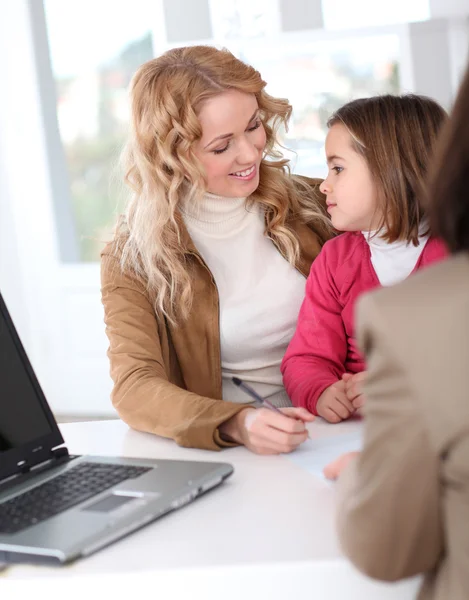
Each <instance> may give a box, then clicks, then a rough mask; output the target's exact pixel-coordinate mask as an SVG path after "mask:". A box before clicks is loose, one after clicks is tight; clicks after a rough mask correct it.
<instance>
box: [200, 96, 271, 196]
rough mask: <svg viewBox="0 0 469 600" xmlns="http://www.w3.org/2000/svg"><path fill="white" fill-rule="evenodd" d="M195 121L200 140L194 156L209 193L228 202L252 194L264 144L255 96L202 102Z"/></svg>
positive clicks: (257, 182) (219, 97) (257, 176)
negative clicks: (199, 129) (223, 197)
mask: <svg viewBox="0 0 469 600" xmlns="http://www.w3.org/2000/svg"><path fill="white" fill-rule="evenodd" d="M198 117H199V121H200V123H201V125H202V137H201V139H200V140H198V142H196V144H195V155H196V156H197V158H198V159H199V160H200V162H201V163H202V165H203V167H204V169H205V174H206V179H207V189H208V191H209V192H211V193H212V194H217V195H219V196H225V197H227V198H243V197H246V196H249V195H250V194H252V193H253V192H254V191H255V190H256V189H257V186H258V185H259V166H260V164H261V160H262V157H263V154H264V147H265V141H266V136H265V130H264V126H263V125H262V122H261V120H260V118H259V106H258V104H257V99H256V97H255V96H254V94H246V93H244V92H239V91H237V90H229V91H226V92H222V93H221V94H219V95H218V96H214V97H213V98H210V99H209V100H207V101H206V102H204V104H203V105H202V107H201V109H200V111H199V113H198Z"/></svg>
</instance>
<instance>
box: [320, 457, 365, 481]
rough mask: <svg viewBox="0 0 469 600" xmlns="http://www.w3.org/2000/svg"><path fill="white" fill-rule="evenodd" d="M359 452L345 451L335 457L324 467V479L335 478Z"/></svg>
mask: <svg viewBox="0 0 469 600" xmlns="http://www.w3.org/2000/svg"><path fill="white" fill-rule="evenodd" d="M359 454H360V452H347V453H346V454H342V455H341V456H339V458H336V459H335V460H334V461H333V462H331V463H329V464H328V465H327V466H326V467H324V476H325V477H326V479H337V478H338V477H339V475H340V474H341V473H342V471H343V470H344V469H345V467H346V466H347V465H348V464H349V462H350V461H351V460H352V458H355V456H358V455H359Z"/></svg>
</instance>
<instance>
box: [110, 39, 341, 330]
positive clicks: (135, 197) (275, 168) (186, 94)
mask: <svg viewBox="0 0 469 600" xmlns="http://www.w3.org/2000/svg"><path fill="white" fill-rule="evenodd" d="M265 86H266V83H265V82H264V81H263V80H262V78H261V76H260V74H259V72H258V71H256V70H255V69H254V68H253V67H251V66H248V65H246V64H244V63H243V62H241V61H240V60H238V59H237V58H235V57H234V56H233V55H232V54H231V53H230V52H229V51H227V50H217V49H215V48H213V47H209V46H192V47H187V48H176V49H172V50H169V51H168V52H166V53H165V54H163V55H162V56H160V57H159V58H156V59H153V60H150V61H149V62H147V63H145V64H144V65H142V66H141V67H140V68H139V70H138V71H137V73H136V74H135V76H134V78H133V80H132V83H131V104H132V115H131V127H130V136H129V141H128V144H127V147H126V149H125V152H124V154H123V160H124V167H125V173H126V174H125V182H126V183H127V184H128V185H129V186H130V188H131V190H132V197H131V199H130V201H129V204H128V207H127V211H126V215H125V218H124V219H122V220H121V222H120V224H119V225H118V229H117V235H116V238H115V241H116V242H117V248H119V249H120V250H121V252H122V254H121V268H122V269H124V270H127V269H130V270H131V271H133V272H134V273H135V274H137V275H138V276H139V277H140V278H141V279H142V281H144V282H145V285H146V286H147V289H148V290H149V292H150V293H151V294H153V296H152V297H154V298H155V300H154V303H155V310H156V311H157V313H160V314H162V315H164V316H165V317H166V318H167V319H168V320H169V321H170V322H171V323H173V324H175V323H176V322H177V321H179V320H180V319H182V320H184V319H185V318H187V316H188V314H189V312H190V308H191V302H192V296H193V289H192V282H191V274H190V272H189V269H188V264H187V259H186V257H185V250H186V249H185V248H184V247H183V245H182V240H181V225H180V223H181V218H180V215H179V211H178V207H179V205H180V201H181V198H182V197H183V196H184V197H185V198H186V199H188V200H189V201H194V202H196V201H197V200H198V199H199V198H201V196H202V195H203V193H204V192H205V191H206V184H205V179H204V173H203V169H202V167H201V165H200V163H199V162H198V160H197V159H196V157H195V155H194V152H193V145H194V142H196V141H197V140H198V139H199V138H200V137H201V135H202V130H201V125H200V123H199V120H198V118H197V111H198V109H199V107H200V106H201V104H202V103H203V102H204V101H205V100H207V99H208V98H211V97H213V96H215V95H217V94H220V93H221V92H224V91H226V90H228V89H235V90H239V91H241V92H246V93H252V94H254V95H255V96H256V99H257V101H258V104H259V107H260V109H261V110H260V118H261V120H262V122H263V125H264V127H265V131H266V139H267V141H266V147H265V154H264V158H263V160H262V162H261V166H260V183H259V186H258V188H257V190H256V192H255V193H254V194H252V195H251V197H250V202H259V203H260V204H262V206H263V208H264V209H265V215H266V231H267V235H268V236H269V237H270V238H271V239H272V240H273V242H274V243H275V244H276V246H277V247H278V248H279V250H280V251H281V253H282V254H283V255H284V256H285V257H286V259H287V260H288V261H289V262H290V263H291V264H292V265H295V263H296V261H297V260H298V258H299V244H298V240H297V238H296V235H295V233H294V232H293V231H292V229H290V228H289V226H288V225H287V219H288V217H291V216H292V215H296V216H297V217H299V218H300V220H302V221H303V222H305V223H315V225H316V228H317V229H318V233H321V232H322V233H324V237H325V238H326V237H327V233H328V230H329V227H330V225H329V220H328V219H327V217H326V216H324V214H323V213H322V212H321V209H320V208H318V206H317V205H316V203H315V202H314V201H313V200H312V198H311V194H312V190H311V188H309V187H308V186H307V185H306V184H304V183H303V182H302V181H301V180H300V179H297V178H295V177H294V176H290V175H289V170H288V160H286V159H284V158H283V157H282V155H281V153H280V152H279V151H278V150H276V147H277V132H278V130H279V127H280V126H282V125H283V126H284V127H285V128H286V127H287V123H288V120H289V118H290V115H291V111H292V107H291V106H290V104H289V103H288V101H287V100H285V99H278V98H273V97H271V96H269V95H268V94H267V93H266V92H265V91H264V88H265ZM295 181H296V185H295Z"/></svg>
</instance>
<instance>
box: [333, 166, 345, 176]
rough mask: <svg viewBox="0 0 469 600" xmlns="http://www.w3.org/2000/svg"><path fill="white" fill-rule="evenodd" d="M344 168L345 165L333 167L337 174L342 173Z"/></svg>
mask: <svg viewBox="0 0 469 600" xmlns="http://www.w3.org/2000/svg"><path fill="white" fill-rule="evenodd" d="M343 170H344V167H332V171H335V173H336V175H338V174H339V173H341V172H342V171H343Z"/></svg>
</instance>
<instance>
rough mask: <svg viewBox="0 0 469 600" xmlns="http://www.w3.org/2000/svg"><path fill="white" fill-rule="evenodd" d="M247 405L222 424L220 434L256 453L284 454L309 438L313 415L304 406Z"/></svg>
mask: <svg viewBox="0 0 469 600" xmlns="http://www.w3.org/2000/svg"><path fill="white" fill-rule="evenodd" d="M280 410H281V411H282V413H283V414H279V413H278V412H276V411H273V410H270V409H268V408H245V409H244V410H242V411H240V412H239V413H238V414H236V415H235V416H234V417H231V419H229V420H228V421H226V422H225V423H222V425H220V427H219V431H220V434H221V435H223V436H225V437H228V438H230V439H232V440H233V441H235V442H238V443H239V444H243V445H244V446H246V448H248V449H249V450H251V451H252V452H255V453H256V454H282V453H288V452H292V451H293V450H295V449H296V448H297V447H298V446H299V445H300V444H302V443H303V442H304V441H305V440H306V439H307V437H308V432H307V430H306V427H305V423H310V422H311V421H313V420H314V415H312V414H311V413H310V412H308V411H307V410H306V409H305V408H281V409H280Z"/></svg>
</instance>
